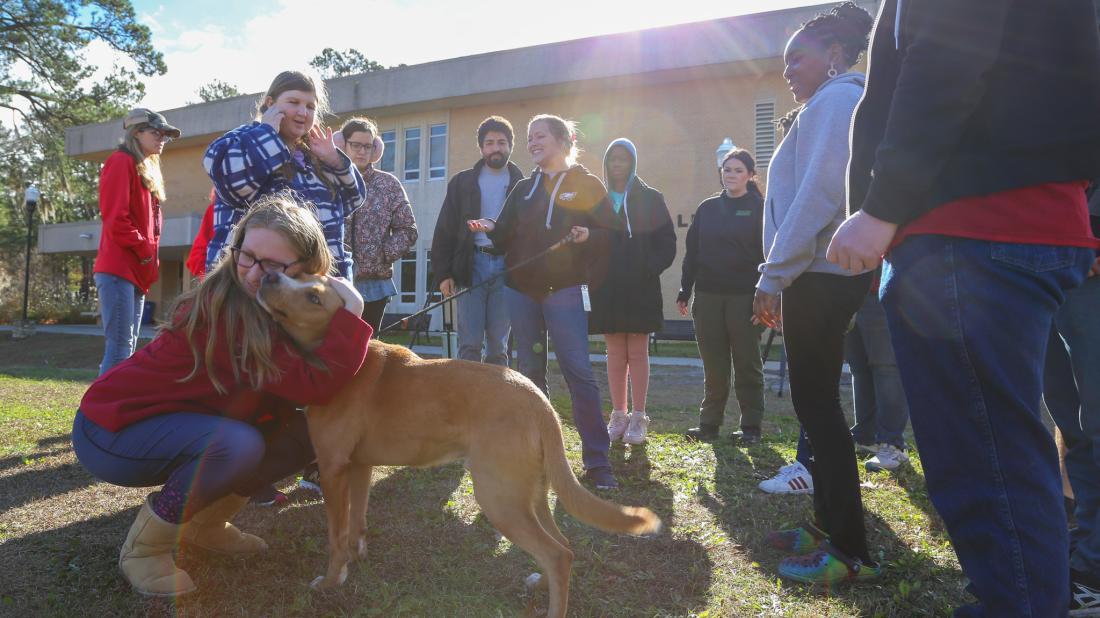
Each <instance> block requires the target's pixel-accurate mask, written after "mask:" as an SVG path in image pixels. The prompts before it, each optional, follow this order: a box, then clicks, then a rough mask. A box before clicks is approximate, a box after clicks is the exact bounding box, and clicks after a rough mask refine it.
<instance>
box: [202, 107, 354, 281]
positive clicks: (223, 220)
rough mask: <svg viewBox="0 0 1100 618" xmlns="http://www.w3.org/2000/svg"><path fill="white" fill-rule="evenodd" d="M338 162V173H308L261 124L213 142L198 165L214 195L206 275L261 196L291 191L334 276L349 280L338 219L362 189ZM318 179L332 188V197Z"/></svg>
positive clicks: (306, 162) (307, 165) (306, 164)
mask: <svg viewBox="0 0 1100 618" xmlns="http://www.w3.org/2000/svg"><path fill="white" fill-rule="evenodd" d="M340 156H341V157H342V158H343V161H344V165H343V167H342V168H341V169H329V168H328V167H327V166H324V165H322V166H321V167H320V170H317V169H314V166H313V164H312V162H311V161H310V159H309V158H308V157H306V158H300V159H299V158H295V157H294V155H292V154H291V152H290V150H289V149H288V148H287V146H286V144H285V143H283V140H282V138H281V137H279V134H278V132H276V131H275V129H273V128H272V127H271V126H270V125H267V124H264V123H262V122H252V123H250V124H246V125H243V126H240V127H237V128H236V129H233V130H232V131H230V132H228V133H226V134H225V135H223V136H221V137H219V138H218V139H216V140H214V143H212V144H210V147H209V148H207V149H206V155H205V156H204V157H203V161H202V164H203V167H205V168H206V173H207V174H209V175H210V180H212V181H213V182H214V192H215V194H216V196H215V200H214V237H213V238H211V239H210V245H209V246H208V247H207V250H206V267H207V272H209V271H210V269H211V268H213V266H214V264H215V263H216V262H217V261H218V258H219V257H220V256H221V253H222V251H223V249H224V248H225V244H226V242H228V239H229V231H230V230H231V229H232V228H233V226H234V225H236V224H237V222H238V221H240V220H241V217H242V216H244V213H245V212H246V211H247V210H248V207H249V206H250V205H251V204H252V203H253V202H255V201H256V200H257V199H259V198H260V197H262V196H264V195H270V194H272V193H275V192H278V191H282V190H291V191H293V192H294V193H296V194H297V195H298V197H299V199H301V200H302V201H305V202H309V203H311V204H313V207H314V208H315V209H316V213H317V219H318V220H319V221H320V222H321V226H322V227H323V228H324V231H325V239H326V240H327V241H328V248H329V250H330V251H332V257H333V261H334V267H335V268H336V271H337V273H339V274H340V275H341V276H344V277H347V278H348V279H351V277H352V273H353V272H354V269H353V268H352V256H351V252H350V251H348V250H347V248H346V247H345V246H344V218H345V217H347V216H348V215H350V214H351V213H352V212H353V211H354V210H355V209H356V208H358V207H359V206H360V205H361V204H362V203H363V200H364V197H365V195H366V186H365V184H364V183H363V176H362V175H360V174H359V170H358V169H356V168H355V166H354V165H352V163H351V159H349V158H348V156H347V155H346V154H344V153H343V152H341V153H340ZM285 165H293V166H295V168H296V172H295V174H294V177H293V178H292V179H291V180H287V179H286V177H285V176H284V175H283V173H282V172H281V171H280V170H281V169H282V167H283V166H285ZM318 173H320V174H324V176H325V178H326V179H328V181H329V183H330V184H331V185H332V186H334V187H336V189H337V190H336V193H335V195H334V194H333V192H332V191H330V190H329V188H328V187H327V186H326V185H325V183H324V182H322V180H321V178H320V177H319V176H318Z"/></svg>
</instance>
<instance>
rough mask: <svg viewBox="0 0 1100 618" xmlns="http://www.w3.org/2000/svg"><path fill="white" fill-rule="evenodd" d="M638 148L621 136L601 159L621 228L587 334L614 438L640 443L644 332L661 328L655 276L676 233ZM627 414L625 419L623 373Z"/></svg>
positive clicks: (666, 262) (669, 256)
mask: <svg viewBox="0 0 1100 618" xmlns="http://www.w3.org/2000/svg"><path fill="white" fill-rule="evenodd" d="M637 168H638V150H637V148H635V146H634V143H633V142H631V141H630V140H628V139H626V138H619V139H617V140H615V141H613V142H611V144H610V145H609V146H608V147H607V151H606V153H605V154H604V173H605V174H606V178H607V186H608V195H609V197H610V198H611V207H612V209H613V210H614V211H615V214H616V215H617V216H618V218H619V220H620V222H621V224H622V225H621V229H618V230H616V231H614V232H612V233H611V237H610V246H609V247H608V249H609V252H608V270H607V277H606V278H605V279H604V281H603V283H602V284H601V285H599V286H598V287H595V288H594V289H593V291H592V314H591V315H590V316H589V319H588V331H589V333H591V334H603V336H604V341H606V342H607V382H608V388H609V390H610V391H611V408H612V410H611V420H610V422H609V423H608V424H607V433H608V435H609V436H610V438H611V440H612V441H615V440H620V439H621V440H623V441H624V442H626V443H628V444H641V443H642V442H644V441H645V434H646V427H647V426H648V425H649V417H648V416H646V413H645V400H646V392H647V391H648V390H649V333H652V332H656V331H658V330H661V327H662V325H663V324H664V315H663V310H662V305H663V302H662V300H661V273H662V272H664V271H665V270H666V269H667V268H668V267H669V266H671V265H672V260H673V259H674V258H675V257H676V232H675V230H674V229H673V227H672V216H671V215H669V214H668V207H667V206H665V198H664V196H663V195H661V192H660V191H658V190H656V189H654V188H652V187H650V186H649V185H647V184H646V183H645V182H643V181H642V179H641V178H639V177H638V175H637ZM628 375H629V377H630V394H631V395H632V398H633V404H634V406H633V412H631V413H630V414H627V410H628V408H627V399H626V395H627V376H628Z"/></svg>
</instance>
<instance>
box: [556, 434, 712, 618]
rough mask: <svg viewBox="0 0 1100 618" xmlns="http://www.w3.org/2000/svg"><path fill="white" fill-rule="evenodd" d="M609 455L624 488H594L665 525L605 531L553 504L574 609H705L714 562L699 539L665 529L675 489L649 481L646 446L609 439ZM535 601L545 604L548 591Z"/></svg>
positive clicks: (605, 612) (622, 612)
mask: <svg viewBox="0 0 1100 618" xmlns="http://www.w3.org/2000/svg"><path fill="white" fill-rule="evenodd" d="M609 458H610V460H611V466H612V468H613V469H614V471H615V476H616V478H617V479H618V481H619V483H620V485H621V487H620V489H618V490H615V491H602V492H594V493H596V494H597V495H599V496H600V497H601V498H604V499H607V500H611V501H613V502H616V503H618V504H622V505H627V506H645V507H648V508H649V509H651V510H652V511H653V512H655V513H656V514H657V515H658V516H659V517H660V518H661V521H662V524H663V525H662V529H661V532H660V533H658V534H657V535H653V536H649V537H635V536H630V535H625V534H612V533H605V532H601V531H599V530H597V529H595V528H592V527H590V526H588V525H587V524H584V523H583V522H580V521H579V520H577V519H574V518H573V517H572V516H566V513H567V511H565V510H564V507H563V506H562V504H561V502H558V503H557V504H556V505H555V507H554V519H555V520H556V521H557V522H558V526H559V527H560V528H561V530H562V533H563V534H564V535H565V536H566V538H568V539H569V540H570V543H571V549H572V550H573V552H574V562H573V578H572V584H573V585H572V588H571V592H570V613H571V615H578V616H582V615H583V616H590V615H597V616H642V615H684V614H685V613H688V614H690V613H693V612H694V611H699V610H701V609H702V608H705V607H706V605H707V600H708V593H709V590H710V586H711V578H712V576H713V574H712V570H713V562H712V560H711V558H710V556H708V555H707V552H706V548H704V547H703V546H702V545H700V544H699V543H697V542H695V541H691V540H684V539H676V538H673V537H672V535H671V534H670V530H671V529H672V527H673V525H674V523H675V517H674V513H675V505H674V503H673V492H672V490H671V489H670V488H669V487H668V486H667V485H665V484H662V483H660V482H657V481H656V480H654V479H652V472H653V468H652V464H651V462H650V459H649V454H648V451H647V446H646V445H645V444H643V445H637V446H623V445H622V444H613V445H612V447H611V451H610V453H609ZM589 490H590V491H592V489H591V487H589ZM658 589H659V590H660V591H661V592H660V593H658V594H653V593H652V591H654V590H658ZM538 602H539V606H540V607H541V608H542V609H543V610H545V603H546V593H545V592H542V593H541V596H540V597H539V598H538Z"/></svg>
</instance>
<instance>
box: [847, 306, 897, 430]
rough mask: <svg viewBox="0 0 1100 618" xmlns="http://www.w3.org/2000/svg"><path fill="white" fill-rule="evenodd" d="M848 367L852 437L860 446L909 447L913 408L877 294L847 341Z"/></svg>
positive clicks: (858, 315)
mask: <svg viewBox="0 0 1100 618" xmlns="http://www.w3.org/2000/svg"><path fill="white" fill-rule="evenodd" d="M845 348H846V350H845V354H846V356H847V357H848V367H849V368H850V369H851V370H852V400H853V401H852V407H853V408H855V420H856V422H855V425H853V426H852V437H853V438H855V441H856V442H858V443H860V444H890V445H893V446H896V447H897V448H899V449H904V448H905V438H904V437H903V435H902V434H903V433H904V432H905V424H906V423H908V422H909V405H908V404H906V403H905V390H904V389H903V388H902V386H901V376H900V375H899V374H898V364H897V361H896V360H895V359H894V346H893V345H891V344H890V330H889V329H888V328H887V327H886V312H885V311H883V310H882V304H881V303H879V300H878V295H877V294H869V295H868V296H867V298H866V299H864V301H863V306H862V307H860V308H859V311H857V312H856V324H855V327H854V328H853V329H852V330H851V331H849V332H848V336H847V338H846V341H845Z"/></svg>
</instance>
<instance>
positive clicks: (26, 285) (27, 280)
mask: <svg viewBox="0 0 1100 618" xmlns="http://www.w3.org/2000/svg"><path fill="white" fill-rule="evenodd" d="M40 195H41V193H40V192H39V191H38V187H36V186H34V184H33V183H32V184H31V185H30V186H29V187H27V190H26V192H25V193H23V204H24V205H25V206H26V207H27V258H26V261H25V262H24V267H23V323H22V324H21V325H20V328H18V329H16V331H15V333H16V337H17V338H19V339H23V338H26V337H30V336H31V335H33V334H34V326H32V325H31V323H30V320H28V319H27V306H28V303H29V301H30V289H31V236H32V234H33V233H34V209H35V207H36V206H37V205H38V197H39V196H40Z"/></svg>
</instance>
